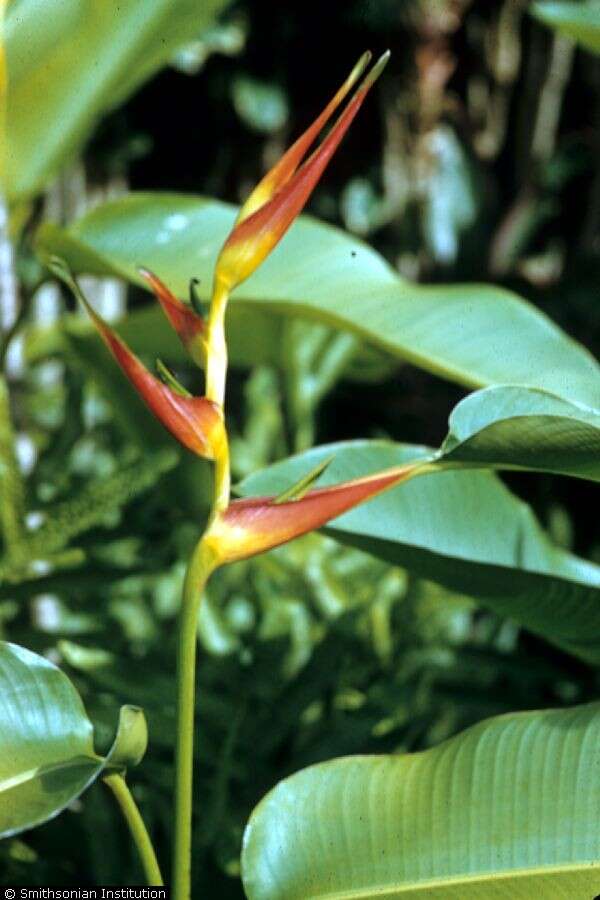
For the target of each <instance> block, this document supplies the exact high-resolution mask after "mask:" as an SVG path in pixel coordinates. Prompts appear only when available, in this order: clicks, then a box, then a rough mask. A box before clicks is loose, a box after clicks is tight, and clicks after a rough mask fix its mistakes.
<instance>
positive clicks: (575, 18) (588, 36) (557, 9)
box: [529, 0, 600, 53]
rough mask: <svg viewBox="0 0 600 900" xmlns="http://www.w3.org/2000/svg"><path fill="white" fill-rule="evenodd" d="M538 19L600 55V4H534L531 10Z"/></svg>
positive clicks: (582, 0) (580, 0)
mask: <svg viewBox="0 0 600 900" xmlns="http://www.w3.org/2000/svg"><path fill="white" fill-rule="evenodd" d="M529 11H530V12H531V13H532V14H533V15H534V16H536V18H538V19H540V21H542V22H544V23H545V24H546V25H549V26H550V28H554V29H555V30H556V31H558V32H560V33H561V34H564V35H565V37H569V38H571V39H572V40H574V41H577V43H579V44H581V46H582V47H586V48H587V49H588V50H592V51H593V52H594V53H600V2H599V0H578V2H566V3H565V2H562V3H561V2H558V3H555V2H553V0H550V2H538V3H532V5H531V7H530V10H529Z"/></svg>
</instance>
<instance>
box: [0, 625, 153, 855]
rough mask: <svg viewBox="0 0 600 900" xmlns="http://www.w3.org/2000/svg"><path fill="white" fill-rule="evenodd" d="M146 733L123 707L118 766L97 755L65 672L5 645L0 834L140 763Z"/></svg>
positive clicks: (0, 695) (0, 657)
mask: <svg viewBox="0 0 600 900" xmlns="http://www.w3.org/2000/svg"><path fill="white" fill-rule="evenodd" d="M144 733H145V725H144V716H143V713H142V711H141V710H140V709H138V708H133V707H124V708H123V710H122V713H121V721H120V724H119V729H118V733H117V739H116V741H115V745H114V748H113V750H114V751H115V752H116V756H115V760H114V762H113V760H112V759H111V754H110V753H109V755H108V756H107V757H101V756H98V755H97V754H96V752H95V751H94V744H93V728H92V723H91V722H90V720H89V719H88V717H87V715H86V712H85V709H84V706H83V703H82V702H81V698H80V697H79V694H78V693H77V691H76V690H75V688H74V687H73V685H72V684H71V682H70V681H69V679H68V678H67V677H66V675H64V674H63V673H62V672H61V671H60V669H58V668H57V667H56V666H54V665H53V664H52V663H50V662H49V661H48V660H46V659H44V658H43V657H41V656H37V655H36V654H35V653H31V652H30V651H29V650H25V649H23V648H22V647H17V646H16V645H15V644H7V643H4V642H2V643H0V837H7V836H9V835H12V834H17V833H18V832H20V831H23V830H25V829H27V828H32V827H34V826H35V825H40V824H41V823H42V822H45V821H47V820H48V819H51V818H52V817H53V816H55V815H57V814H58V813H59V812H61V811H62V810H63V809H64V808H65V806H67V805H68V804H69V803H72V801H73V800H74V799H75V798H76V797H78V796H79V795H80V794H81V793H82V792H83V791H84V790H85V789H86V788H87V787H88V786H89V785H90V784H91V783H92V782H93V781H94V780H95V779H96V778H97V777H98V776H99V775H100V774H101V773H102V771H103V770H104V769H105V768H106V766H107V765H110V764H114V765H116V766H117V767H121V766H122V765H124V764H125V763H126V762H130V763H135V762H136V761H139V759H140V758H141V757H142V756H143V754H144V750H145V742H144V740H143V734H144ZM111 752H112V751H111Z"/></svg>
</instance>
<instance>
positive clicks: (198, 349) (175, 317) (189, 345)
mask: <svg viewBox="0 0 600 900" xmlns="http://www.w3.org/2000/svg"><path fill="white" fill-rule="evenodd" d="M138 272H139V273H140V275H141V276H142V278H144V279H145V281H147V282H148V284H149V285H150V287H151V288H152V290H153V291H154V294H155V296H156V298H157V300H158V302H159V303H160V305H161V306H162V308H163V311H164V313H165V315H166V317H167V318H168V320H169V322H170V323H171V325H172V326H173V328H174V329H175V331H176V332H177V334H178V335H179V338H180V340H181V343H182V344H183V346H184V347H185V349H186V350H187V351H188V353H189V354H190V356H191V357H192V359H193V360H194V362H195V363H197V364H198V365H200V366H203V365H204V339H203V335H204V331H205V325H204V320H203V319H202V317H201V316H199V315H198V314H197V313H196V312H194V310H193V309H191V307H189V306H186V304H185V303H182V302H181V300H179V298H178V297H175V295H174V294H172V293H171V291H170V290H169V288H168V287H167V286H166V284H164V283H163V282H162V281H161V280H160V278H158V276H157V275H155V274H154V272H151V271H150V270H149V269H144V268H140V269H138Z"/></svg>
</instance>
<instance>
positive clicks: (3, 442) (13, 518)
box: [0, 375, 25, 560]
mask: <svg viewBox="0 0 600 900" xmlns="http://www.w3.org/2000/svg"><path fill="white" fill-rule="evenodd" d="M24 508H25V500H24V490H23V479H22V478H21V473H20V471H19V466H18V463H17V459H16V456H15V436H14V432H13V427H12V422H11V415H10V404H9V395H8V386H7V384H6V381H5V379H4V378H3V377H2V376H1V375H0V531H1V533H2V538H3V540H4V549H5V552H6V555H7V557H8V558H9V559H14V560H16V559H18V558H19V556H20V551H21V548H22V544H23V539H24V527H25V526H24Z"/></svg>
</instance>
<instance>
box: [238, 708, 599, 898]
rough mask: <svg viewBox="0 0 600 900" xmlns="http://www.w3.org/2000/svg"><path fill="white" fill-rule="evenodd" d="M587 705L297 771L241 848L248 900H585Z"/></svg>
mask: <svg viewBox="0 0 600 900" xmlns="http://www.w3.org/2000/svg"><path fill="white" fill-rule="evenodd" d="M599 772H600V705H599V704H597V703H594V704H589V705H587V706H580V707H575V708H573V709H569V710H549V711H540V712H527V713H514V714H509V715H504V716H498V717H496V718H493V719H488V720H487V721H485V722H482V723H480V724H479V725H476V726H474V727H473V728H470V729H468V730H467V731H465V732H463V733H462V734H459V735H457V736H456V737H454V738H451V739H450V740H448V741H445V742H444V743H443V744H441V745H440V746H438V747H435V748H433V749H431V750H426V751H424V752H422V753H412V754H403V755H397V756H379V757H378V756H356V757H346V758H344V759H337V760H333V761H331V762H327V763H322V764H320V765H316V766H312V767H310V768H308V769H304V770H302V771H301V772H298V773H297V774H295V775H292V777H291V778H288V779H286V780H285V781H283V782H281V783H280V784H279V785H277V787H275V788H274V790H272V791H271V793H270V794H268V795H267V796H266V797H265V799H264V800H263V801H262V802H261V803H260V804H259V806H258V807H257V808H256V809H255V811H254V813H253V814H252V817H251V819H250V822H249V823H248V826H247V828H246V832H245V835H244V848H243V854H242V873H243V880H244V886H245V888H246V893H247V895H248V898H249V900H307V898H309V897H310V898H311V900H342V898H344V900H350V898H352V900H376V898H377V900H384V898H385V900H392V898H398V900H400V898H402V900H409V898H415V900H417V898H418V900H426V898H427V900H429V898H431V900H433V898H436V900H494V898H497V900H500V898H502V900H532V898H534V897H536V898H539V900H593V898H595V897H596V896H597V895H598V893H600V862H599V859H600V833H599V831H598V827H597V823H598V815H599V814H600V776H599Z"/></svg>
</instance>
